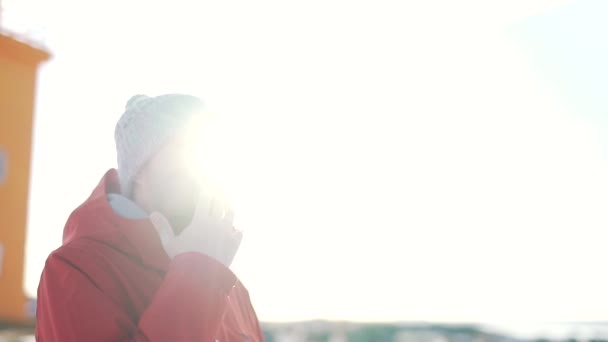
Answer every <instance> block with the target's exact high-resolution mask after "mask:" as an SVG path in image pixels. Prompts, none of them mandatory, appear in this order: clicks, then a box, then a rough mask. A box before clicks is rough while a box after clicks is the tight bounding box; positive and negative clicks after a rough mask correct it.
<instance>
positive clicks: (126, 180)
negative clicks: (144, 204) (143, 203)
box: [114, 94, 204, 196]
mask: <svg viewBox="0 0 608 342" xmlns="http://www.w3.org/2000/svg"><path fill="white" fill-rule="evenodd" d="M203 108H204V105H203V102H202V101H201V100H200V99H199V98H197V97H195V96H191V95H185V94H167V95H161V96H156V97H149V96H146V95H135V96H133V97H131V98H130V99H129V101H127V104H126V106H125V112H124V113H123V114H122V116H121V117H120V119H119V120H118V123H117V124H116V129H115V131H114V139H115V141H116V155H117V162H118V175H119V177H120V184H121V188H122V193H123V195H126V196H130V195H131V192H132V190H133V180H134V179H135V176H137V174H138V173H139V171H140V169H141V167H142V166H143V165H144V164H145V163H146V162H147V161H148V160H149V159H150V158H151V157H152V156H153V155H154V154H156V153H157V152H158V151H159V150H160V149H161V148H162V146H163V145H164V144H166V143H167V142H168V141H169V140H170V139H171V138H174V137H176V136H178V135H180V134H183V133H185V131H186V130H185V129H186V128H187V126H188V124H189V123H190V122H191V120H192V118H193V117H194V116H196V115H200V113H201V112H202V110H203Z"/></svg>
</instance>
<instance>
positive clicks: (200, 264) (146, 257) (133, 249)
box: [36, 170, 263, 342]
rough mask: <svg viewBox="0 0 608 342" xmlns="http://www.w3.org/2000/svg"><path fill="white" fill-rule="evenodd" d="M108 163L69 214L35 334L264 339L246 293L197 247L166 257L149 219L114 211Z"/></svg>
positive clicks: (64, 338)
mask: <svg viewBox="0 0 608 342" xmlns="http://www.w3.org/2000/svg"><path fill="white" fill-rule="evenodd" d="M118 184H119V183H118V176H117V174H116V171H115V170H110V171H108V173H107V174H106V175H105V176H104V178H103V179H102V181H101V182H100V184H99V186H98V187H97V188H96V189H95V191H94V192H93V194H92V195H91V197H90V198H89V199H88V200H87V201H86V202H85V203H84V204H83V205H81V206H80V207H79V208H78V209H76V210H75V211H74V212H73V213H72V215H71V216H70V218H69V220H68V222H67V224H66V227H65V230H64V239H63V245H62V246H61V247H60V248H59V249H57V250H56V251H55V252H53V253H52V254H51V255H50V256H49V258H48V260H47V262H46V265H45V268H44V271H43V273H42V277H41V280H40V286H39V288H38V308H37V317H36V318H37V325H36V340H37V341H39V342H51V341H61V342H69V341H87V342H94V341H103V342H118V341H138V342H139V341H148V342H157V341H162V342H168V341H204V342H213V341H216V340H218V341H220V342H232V341H238V342H240V341H249V342H262V341H263V336H262V332H261V330H260V327H259V322H258V319H257V317H256V314H255V311H254V310H253V307H252V305H251V301H250V299H249V294H248V292H247V290H246V289H245V287H244V286H243V285H242V284H241V283H240V282H239V281H238V279H237V277H236V276H235V275H234V274H233V273H232V272H231V271H230V270H229V269H228V268H227V267H225V266H224V265H222V264H220V263H219V262H217V261H215V260H214V259H212V258H210V257H207V256H205V255H202V254H199V253H187V254H183V255H180V256H178V257H176V258H175V259H174V260H169V258H168V257H167V255H166V254H165V252H164V251H163V249H162V246H161V243H160V240H159V238H158V235H157V234H156V232H155V230H154V227H153V226H152V225H151V224H150V223H149V221H148V220H128V219H125V218H122V217H120V216H118V215H116V214H114V212H113V210H112V208H111V207H110V204H109V203H108V201H107V197H106V196H107V193H113V192H118V189H119V185H118Z"/></svg>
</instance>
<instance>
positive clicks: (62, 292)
mask: <svg viewBox="0 0 608 342" xmlns="http://www.w3.org/2000/svg"><path fill="white" fill-rule="evenodd" d="M235 282H236V276H235V275H234V274H233V273H232V272H231V271H230V270H229V269H228V268H227V267H225V266H224V265H222V264H220V263H219V262H217V261H215V260H213V259H212V258H210V257H207V256H205V255H202V254H198V253H187V254H183V255H180V256H177V257H176V258H175V259H174V260H173V261H172V263H171V266H170V268H169V271H168V272H167V274H166V276H165V279H164V281H163V283H162V284H161V286H160V288H159V289H158V291H157V292H156V294H155V296H154V298H153V300H152V302H151V303H150V305H149V307H148V308H147V310H146V311H145V312H144V313H143V314H142V316H141V317H140V319H139V322H134V321H133V318H132V317H131V316H130V315H129V313H128V312H125V310H124V309H122V308H121V307H120V306H119V305H118V304H117V303H115V302H113V301H112V300H110V299H109V298H108V297H107V296H106V295H105V294H104V293H103V292H102V291H101V290H100V289H98V288H97V287H96V286H95V284H94V283H93V282H92V281H91V279H90V278H89V276H88V275H87V274H86V273H83V272H82V271H81V270H79V269H78V268H76V267H75V266H74V265H73V264H72V263H70V262H69V261H68V260H66V259H64V258H62V257H61V256H58V255H55V254H52V255H51V256H50V257H49V259H48V260H47V263H46V266H45V268H44V271H43V274H42V278H41V281H40V286H39V288H38V308H37V317H36V319H37V324H36V340H37V341H41V342H53V341H61V342H69V341H91V342H93V341H105V342H113V341H116V342H123V341H134V342H144V341H145V342H157V341H159V342H160V341H163V342H165V341H214V340H215V338H216V336H217V333H218V331H219V328H220V325H221V322H222V317H223V314H224V312H225V310H226V308H227V303H228V301H227V294H228V292H229V291H230V290H231V288H232V287H233V285H234V284H235Z"/></svg>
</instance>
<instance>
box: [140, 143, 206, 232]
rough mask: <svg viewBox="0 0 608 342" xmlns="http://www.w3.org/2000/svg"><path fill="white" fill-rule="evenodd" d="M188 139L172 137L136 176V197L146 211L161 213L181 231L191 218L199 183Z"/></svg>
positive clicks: (177, 230) (176, 229)
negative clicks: (194, 170)
mask: <svg viewBox="0 0 608 342" xmlns="http://www.w3.org/2000/svg"><path fill="white" fill-rule="evenodd" d="M187 144H188V141H187V139H174V140H172V141H170V142H169V143H168V144H166V145H165V146H164V147H163V148H162V149H161V150H160V151H159V152H158V153H156V154H155V155H154V156H153V157H152V158H151V159H150V160H149V161H148V163H147V164H146V165H145V166H144V168H143V169H142V170H141V172H140V174H139V175H138V177H137V180H136V182H137V184H136V186H135V198H136V200H137V201H138V202H142V203H140V205H142V204H143V206H144V209H146V210H147V211H148V212H150V213H151V212H154V211H157V212H160V213H162V214H163V215H164V216H165V217H166V218H167V219H168V220H169V222H170V223H171V226H172V227H173V229H174V230H175V232H176V233H180V232H181V231H182V230H183V229H184V228H185V227H187V226H188V224H189V223H190V221H191V220H192V215H193V214H194V210H195V208H196V204H197V200H198V196H199V184H198V182H197V179H196V178H195V177H194V173H193V170H192V169H191V163H190V161H189V160H187V158H188V154H187V153H186V152H187V151H188V146H187Z"/></svg>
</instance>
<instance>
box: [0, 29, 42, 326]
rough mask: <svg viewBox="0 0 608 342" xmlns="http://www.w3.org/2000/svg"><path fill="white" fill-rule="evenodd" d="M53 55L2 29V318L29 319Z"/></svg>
mask: <svg viewBox="0 0 608 342" xmlns="http://www.w3.org/2000/svg"><path fill="white" fill-rule="evenodd" d="M47 58H48V55H47V54H46V53H45V52H43V51H40V50H38V49H35V48H33V47H31V46H29V45H27V44H24V43H21V42H19V41H18V40H16V39H14V38H11V37H9V36H6V35H2V34H0V250H1V253H0V321H9V322H10V321H14V322H23V321H24V320H26V319H27V318H28V314H27V300H26V298H25V296H24V294H23V293H24V292H23V265H24V262H23V261H24V255H25V237H26V235H25V229H26V218H27V202H28V193H29V181H30V160H31V145H32V123H33V110H34V93H35V88H36V72H37V67H38V64H39V63H40V62H41V61H43V60H45V59H47Z"/></svg>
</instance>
